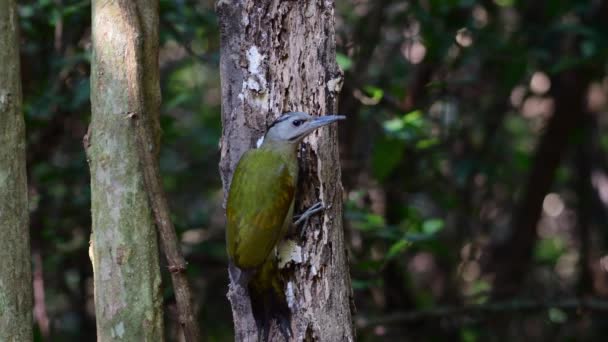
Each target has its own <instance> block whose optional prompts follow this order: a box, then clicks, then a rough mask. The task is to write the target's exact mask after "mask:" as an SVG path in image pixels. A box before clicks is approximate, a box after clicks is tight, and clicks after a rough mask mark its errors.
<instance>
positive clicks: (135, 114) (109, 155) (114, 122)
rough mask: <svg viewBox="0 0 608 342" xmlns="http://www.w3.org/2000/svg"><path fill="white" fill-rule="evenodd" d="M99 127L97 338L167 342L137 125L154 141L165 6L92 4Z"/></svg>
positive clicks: (93, 138)
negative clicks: (136, 122) (160, 18)
mask: <svg viewBox="0 0 608 342" xmlns="http://www.w3.org/2000/svg"><path fill="white" fill-rule="evenodd" d="M92 11H93V58H92V62H91V106H92V120H91V126H90V127H89V133H88V134H87V136H86V137H85V141H84V143H85V147H86V149H87V154H88V158H89V165H90V170H91V204H92V214H93V217H92V220H93V234H92V238H91V249H90V256H91V259H92V262H93V272H94V279H95V281H94V282H95V310H96V320H97V339H98V340H99V341H108V340H111V339H116V338H121V339H122V340H125V341H162V340H163V339H164V338H163V320H162V319H163V310H162V295H161V277H160V269H159V264H158V243H157V237H156V230H155V227H154V222H153V218H152V214H151V209H150V205H149V203H148V198H147V194H146V190H145V186H144V176H143V174H142V160H141V158H140V154H139V153H138V147H137V146H138V145H137V144H138V140H137V136H136V126H135V125H134V124H133V122H132V121H133V119H137V120H141V121H142V122H143V123H145V126H146V127H147V128H148V129H150V130H151V132H149V133H150V134H149V136H152V137H154V139H153V143H151V144H150V145H151V146H148V148H150V149H151V150H152V151H154V154H155V156H156V158H157V156H158V139H159V122H158V121H159V106H160V88H159V72H158V2H157V1H154V0H135V1H134V0H122V1H110V2H108V1H102V0H97V1H93V6H92Z"/></svg>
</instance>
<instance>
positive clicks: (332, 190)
mask: <svg viewBox="0 0 608 342" xmlns="http://www.w3.org/2000/svg"><path fill="white" fill-rule="evenodd" d="M216 8H217V11H218V14H219V18H220V29H221V43H222V48H221V62H220V73H221V78H222V125H223V134H222V142H221V153H222V159H221V162H220V173H221V176H222V181H223V184H224V191H225V193H227V190H228V189H229V187H230V179H231V175H232V171H233V170H234V167H235V165H236V163H237V162H238V160H239V158H240V157H241V155H242V154H243V153H244V152H245V151H246V150H248V149H249V148H252V147H253V146H255V142H256V140H257V139H258V138H259V137H260V136H262V135H263V133H264V131H265V130H266V127H267V125H268V124H269V123H270V122H272V121H273V120H274V119H275V118H276V117H278V116H279V115H280V114H281V113H283V112H287V111H304V112H309V113H311V114H313V115H324V114H332V113H335V112H336V109H337V94H338V92H339V90H340V86H339V85H341V79H342V73H341V71H340V70H339V68H338V66H337V64H336V59H335V38H334V27H333V25H334V2H333V1H332V0H313V1H279V0H260V1H254V0H243V1H236V0H221V1H218V2H217V4H216ZM337 146H338V144H337V131H336V128H335V127H325V128H323V129H320V130H319V131H318V132H316V133H314V134H313V135H311V136H310V137H308V138H307V139H306V140H305V142H304V144H303V145H302V149H301V151H300V179H299V183H300V184H299V187H298V195H297V196H298V198H297V210H296V212H298V211H300V212H301V211H303V209H304V208H305V207H308V206H310V205H312V204H314V203H315V202H317V201H319V200H322V201H323V202H324V204H325V206H326V207H327V210H325V212H324V214H323V215H320V216H319V217H315V218H313V219H311V220H310V224H309V225H307V226H306V227H305V228H304V229H305V231H304V235H303V237H302V238H299V237H297V238H295V240H294V241H291V242H289V245H287V247H286V248H287V249H292V251H289V252H286V254H287V255H291V256H294V257H295V259H296V260H295V261H294V260H292V261H291V262H286V263H285V265H284V266H285V269H284V272H285V273H286V275H287V276H288V279H289V282H288V284H287V289H286V290H287V298H288V299H289V301H290V304H291V305H290V306H291V311H292V321H293V324H292V328H293V332H294V337H293V339H292V340H293V341H305V340H310V339H314V340H318V341H353V340H354V329H353V324H352V308H351V303H352V289H351V283H350V276H349V271H348V265H347V260H346V252H345V245H344V234H343V229H342V187H341V184H340V167H339V159H338V150H337ZM294 249H295V251H294ZM296 254H297V255H296ZM229 299H230V301H231V304H232V310H233V319H234V321H235V335H236V340H238V341H255V340H256V338H257V332H256V327H255V322H254V321H253V317H252V315H251V313H250V307H249V304H248V298H246V297H244V293H241V292H240V291H239V290H238V286H231V289H230V291H229ZM281 338H282V337H281V336H280V333H279V332H278V330H277V329H273V331H272V332H271V340H275V339H276V340H280V339H281Z"/></svg>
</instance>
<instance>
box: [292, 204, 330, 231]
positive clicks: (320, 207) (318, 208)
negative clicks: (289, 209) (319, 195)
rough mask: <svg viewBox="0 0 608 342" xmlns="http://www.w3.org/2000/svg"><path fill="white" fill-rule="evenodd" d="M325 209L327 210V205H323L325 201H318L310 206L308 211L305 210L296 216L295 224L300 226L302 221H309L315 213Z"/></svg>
mask: <svg viewBox="0 0 608 342" xmlns="http://www.w3.org/2000/svg"><path fill="white" fill-rule="evenodd" d="M323 210H325V205H323V202H317V203H315V204H314V205H313V206H311V207H310V208H308V209H306V211H304V212H303V213H302V214H300V215H297V216H295V217H294V218H295V219H296V221H295V222H294V224H295V225H296V226H299V225H301V224H302V223H308V219H309V218H310V217H311V216H312V215H314V214H316V213H318V212H321V211H323Z"/></svg>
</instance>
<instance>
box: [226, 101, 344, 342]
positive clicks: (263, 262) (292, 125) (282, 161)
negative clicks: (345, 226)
mask: <svg viewBox="0 0 608 342" xmlns="http://www.w3.org/2000/svg"><path fill="white" fill-rule="evenodd" d="M344 118H345V117H344V116H339V115H327V116H321V117H312V116H310V115H308V114H306V113H301V112H292V113H286V114H284V115H283V116H281V117H280V118H278V119H277V120H276V121H274V122H273V123H272V124H271V125H270V126H269V127H268V130H267V131H266V134H265V135H264V138H263V142H262V143H261V145H260V144H259V143H258V145H259V147H258V148H257V149H252V150H249V151H247V152H245V153H244V154H243V156H242V157H241V159H240V160H239V162H238V164H237V166H236V170H235V171H234V174H233V176H232V182H231V185H230V191H229V193H228V202H227V204H226V217H227V221H228V222H227V223H228V224H227V229H226V244H227V250H228V256H229V258H230V277H231V278H232V280H233V282H235V283H238V284H240V285H241V286H243V287H245V288H247V290H248V292H249V297H250V300H251V308H252V312H253V316H254V318H255V320H256V323H257V325H258V333H259V337H260V338H263V339H264V340H267V339H268V333H269V328H270V321H272V320H276V322H277V323H278V325H279V329H280V330H281V332H282V334H283V335H284V336H285V338H286V339H287V337H289V336H290V335H291V320H290V311H289V308H288V306H287V301H286V299H285V292H284V284H283V281H282V279H281V277H280V273H279V270H278V266H277V260H276V253H275V247H276V246H277V244H278V243H279V241H281V240H282V239H283V237H284V236H285V234H286V233H287V231H288V230H289V227H290V226H291V224H292V220H293V217H292V214H293V207H294V199H295V192H296V186H297V184H298V159H297V148H298V146H299V144H300V142H301V141H302V140H303V139H304V137H306V136H307V135H308V134H310V133H312V132H313V131H314V130H316V129H317V128H319V127H322V126H325V125H328V124H330V123H332V122H335V121H337V120H340V119H344ZM322 209H323V207H322V205H319V204H317V205H315V206H313V207H311V208H310V209H309V210H307V211H306V212H305V213H304V214H302V215H300V218H299V219H298V221H297V223H299V222H302V221H303V220H305V219H307V218H308V217H309V216H310V215H312V214H314V213H316V212H318V211H320V210H322Z"/></svg>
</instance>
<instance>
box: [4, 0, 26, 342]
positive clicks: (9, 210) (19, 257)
mask: <svg viewBox="0 0 608 342" xmlns="http://www.w3.org/2000/svg"><path fill="white" fill-rule="evenodd" d="M19 70H20V68H19V38H18V24H17V13H16V3H15V1H14V0H0V236H1V238H0V341H11V342H12V341H19V342H21V341H31V340H32V286H31V285H32V271H31V262H30V260H31V257H30V243H29V217H28V202H27V179H26V173H25V123H24V120H23V115H22V113H21V80H20V72H19Z"/></svg>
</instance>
